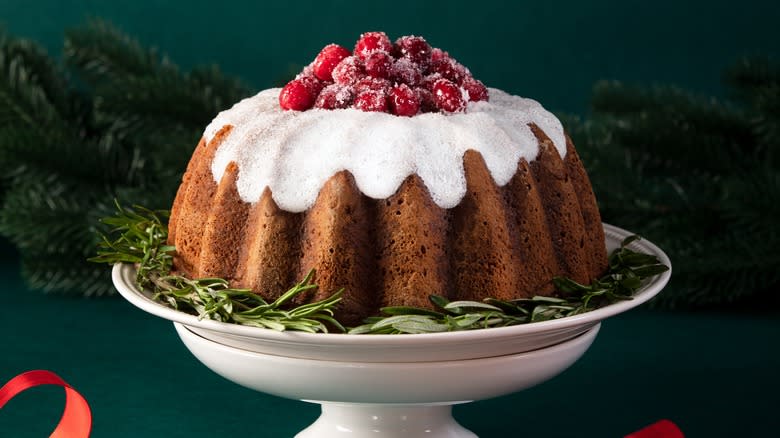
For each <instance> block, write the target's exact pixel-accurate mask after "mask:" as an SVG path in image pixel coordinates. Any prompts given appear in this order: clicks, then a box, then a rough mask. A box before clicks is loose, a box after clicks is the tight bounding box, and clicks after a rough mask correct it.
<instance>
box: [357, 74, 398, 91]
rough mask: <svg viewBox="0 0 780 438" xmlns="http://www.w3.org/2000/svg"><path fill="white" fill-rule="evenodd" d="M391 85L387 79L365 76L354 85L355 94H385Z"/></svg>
mask: <svg viewBox="0 0 780 438" xmlns="http://www.w3.org/2000/svg"><path fill="white" fill-rule="evenodd" d="M391 85H392V84H391V83H390V81H388V80H387V79H381V78H372V77H370V76H366V77H364V78H362V79H360V80H358V81H357V82H356V83H355V92H356V93H358V94H360V93H362V92H364V91H381V92H383V93H385V94H387V92H388V91H390V86H391Z"/></svg>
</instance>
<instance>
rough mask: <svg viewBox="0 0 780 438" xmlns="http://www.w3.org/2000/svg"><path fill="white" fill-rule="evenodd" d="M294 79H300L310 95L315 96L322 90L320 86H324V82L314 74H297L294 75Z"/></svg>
mask: <svg viewBox="0 0 780 438" xmlns="http://www.w3.org/2000/svg"><path fill="white" fill-rule="evenodd" d="M295 79H297V80H299V81H301V82H302V83H303V85H305V86H306V88H308V89H309V92H310V93H311V95H312V96H317V95H318V94H320V91H322V88H323V87H324V86H325V83H324V82H323V81H321V80H319V79H317V78H316V77H314V76H311V75H304V74H301V75H298V76H296V77H295Z"/></svg>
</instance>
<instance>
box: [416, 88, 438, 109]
mask: <svg viewBox="0 0 780 438" xmlns="http://www.w3.org/2000/svg"><path fill="white" fill-rule="evenodd" d="M414 92H415V94H417V100H418V101H419V102H420V112H422V113H432V112H436V110H437V108H436V102H434V100H433V93H431V91H430V90H428V89H426V88H422V87H417V88H415V89H414Z"/></svg>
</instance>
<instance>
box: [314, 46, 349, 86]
mask: <svg viewBox="0 0 780 438" xmlns="http://www.w3.org/2000/svg"><path fill="white" fill-rule="evenodd" d="M349 55H350V53H349V50H347V49H345V48H343V47H341V46H339V45H337V44H328V45H327V46H325V47H324V48H323V49H322V50H321V51H320V54H319V55H317V58H315V59H314V65H313V68H314V69H313V70H314V76H316V77H317V78H318V79H320V80H323V81H329V80H331V79H333V77H332V73H333V68H334V67H336V65H338V63H340V62H341V60H342V59H344V58H346V57H347V56H349Z"/></svg>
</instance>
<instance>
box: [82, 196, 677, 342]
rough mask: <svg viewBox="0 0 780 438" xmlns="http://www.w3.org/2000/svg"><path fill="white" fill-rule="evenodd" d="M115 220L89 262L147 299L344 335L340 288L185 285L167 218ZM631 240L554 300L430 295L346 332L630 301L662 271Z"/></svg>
mask: <svg viewBox="0 0 780 438" xmlns="http://www.w3.org/2000/svg"><path fill="white" fill-rule="evenodd" d="M117 210H118V211H117V214H116V215H115V216H113V217H108V218H105V219H103V222H104V223H106V224H108V225H110V226H112V227H113V230H112V232H111V236H112V238H109V237H108V236H103V238H102V241H101V242H100V244H99V247H100V249H99V251H98V255H97V256H96V257H93V258H92V259H90V260H91V261H94V262H99V263H109V264H115V263H133V264H134V265H135V266H136V267H137V269H138V274H137V277H136V282H137V283H138V285H139V287H142V288H150V289H151V290H153V292H154V295H153V299H155V300H156V301H159V302H161V303H163V304H166V305H168V306H170V307H172V308H174V309H178V310H181V311H184V312H187V313H191V314H194V315H197V316H198V317H199V318H202V319H203V318H205V319H213V320H216V321H223V322H233V323H237V324H243V325H249V326H255V327H263V328H269V329H273V330H278V331H284V330H297V331H305V332H311V333H316V332H327V331H328V329H329V328H330V329H335V330H336V331H340V332H346V331H347V330H346V329H345V328H344V327H343V326H342V325H341V324H340V323H339V322H338V321H337V320H336V319H335V318H334V317H333V314H334V309H335V308H336V306H337V305H338V303H339V302H340V301H341V295H342V293H343V290H339V291H337V292H335V293H333V294H332V295H330V296H329V297H328V298H326V299H324V300H321V301H317V302H313V303H308V304H303V305H300V306H297V307H291V306H290V301H291V300H292V299H293V298H294V297H295V296H297V295H299V294H301V293H304V292H306V291H309V290H312V289H315V288H316V287H317V285H316V284H315V283H314V282H313V277H314V271H313V270H312V271H311V272H309V274H308V275H306V277H305V278H304V279H303V280H301V282H299V283H298V284H296V285H295V286H293V287H292V288H290V289H289V290H288V291H287V292H285V293H284V294H282V295H281V296H280V297H279V298H278V299H276V300H275V301H273V302H271V303H269V302H267V301H265V300H264V299H263V298H262V297H261V296H259V295H257V294H255V293H253V292H252V291H251V290H248V289H236V288H231V287H230V286H229V284H228V282H227V280H224V279H220V278H201V279H189V278H186V277H183V276H181V275H176V274H172V273H171V268H172V266H173V256H172V252H173V251H174V247H172V246H170V245H167V243H166V242H167V239H168V227H167V225H166V224H165V222H164V221H165V220H167V218H168V216H169V213H168V212H167V211H162V210H155V211H153V210H148V209H146V208H143V207H134V208H133V209H127V208H124V207H122V206H121V205H119V204H117ZM637 239H639V237H638V236H630V237H628V238H626V239H625V240H624V241H623V242H622V243H621V245H620V247H619V248H617V249H616V250H615V251H613V252H612V253H611V254H610V256H609V269H608V272H607V273H606V274H605V275H604V276H602V277H601V278H599V279H598V280H596V281H594V282H593V283H592V284H590V285H583V284H579V283H577V282H575V281H573V280H571V279H568V278H563V277H556V278H554V279H553V282H554V284H555V287H556V289H557V291H558V295H559V296H558V297H544V296H535V297H533V298H524V299H517V300H508V301H505V300H497V299H494V298H486V299H485V300H484V301H483V302H477V301H449V300H447V299H446V298H444V297H441V296H438V295H431V296H430V297H429V298H430V300H431V303H433V305H434V307H435V308H436V310H430V309H423V308H416V307H402V306H396V307H384V308H382V309H381V312H382V315H381V316H373V317H369V318H367V319H366V320H365V324H363V325H360V326H357V327H354V328H352V329H350V330H349V333H352V334H363V333H372V334H398V333H435V332H447V331H457V330H471V329H480V328H489V327H504V326H510V325H517V324H525V323H529V322H537V321H545V320H550V319H557V318H563V317H566V316H571V315H576V314H579V313H583V312H587V311H590V310H593V309H596V308H598V307H601V306H604V305H607V304H610V303H613V302H615V301H619V300H630V299H631V298H632V295H633V293H634V292H635V291H636V290H637V289H638V288H639V287H641V285H642V283H643V281H644V280H645V279H646V278H649V277H652V276H654V275H657V274H660V273H662V272H665V271H667V270H668V269H669V268H668V267H667V266H665V265H663V264H661V263H660V262H659V260H658V258H657V257H655V256H653V255H649V254H642V253H638V252H636V251H632V250H630V249H628V245H629V244H630V243H631V242H633V241H635V240H637Z"/></svg>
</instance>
